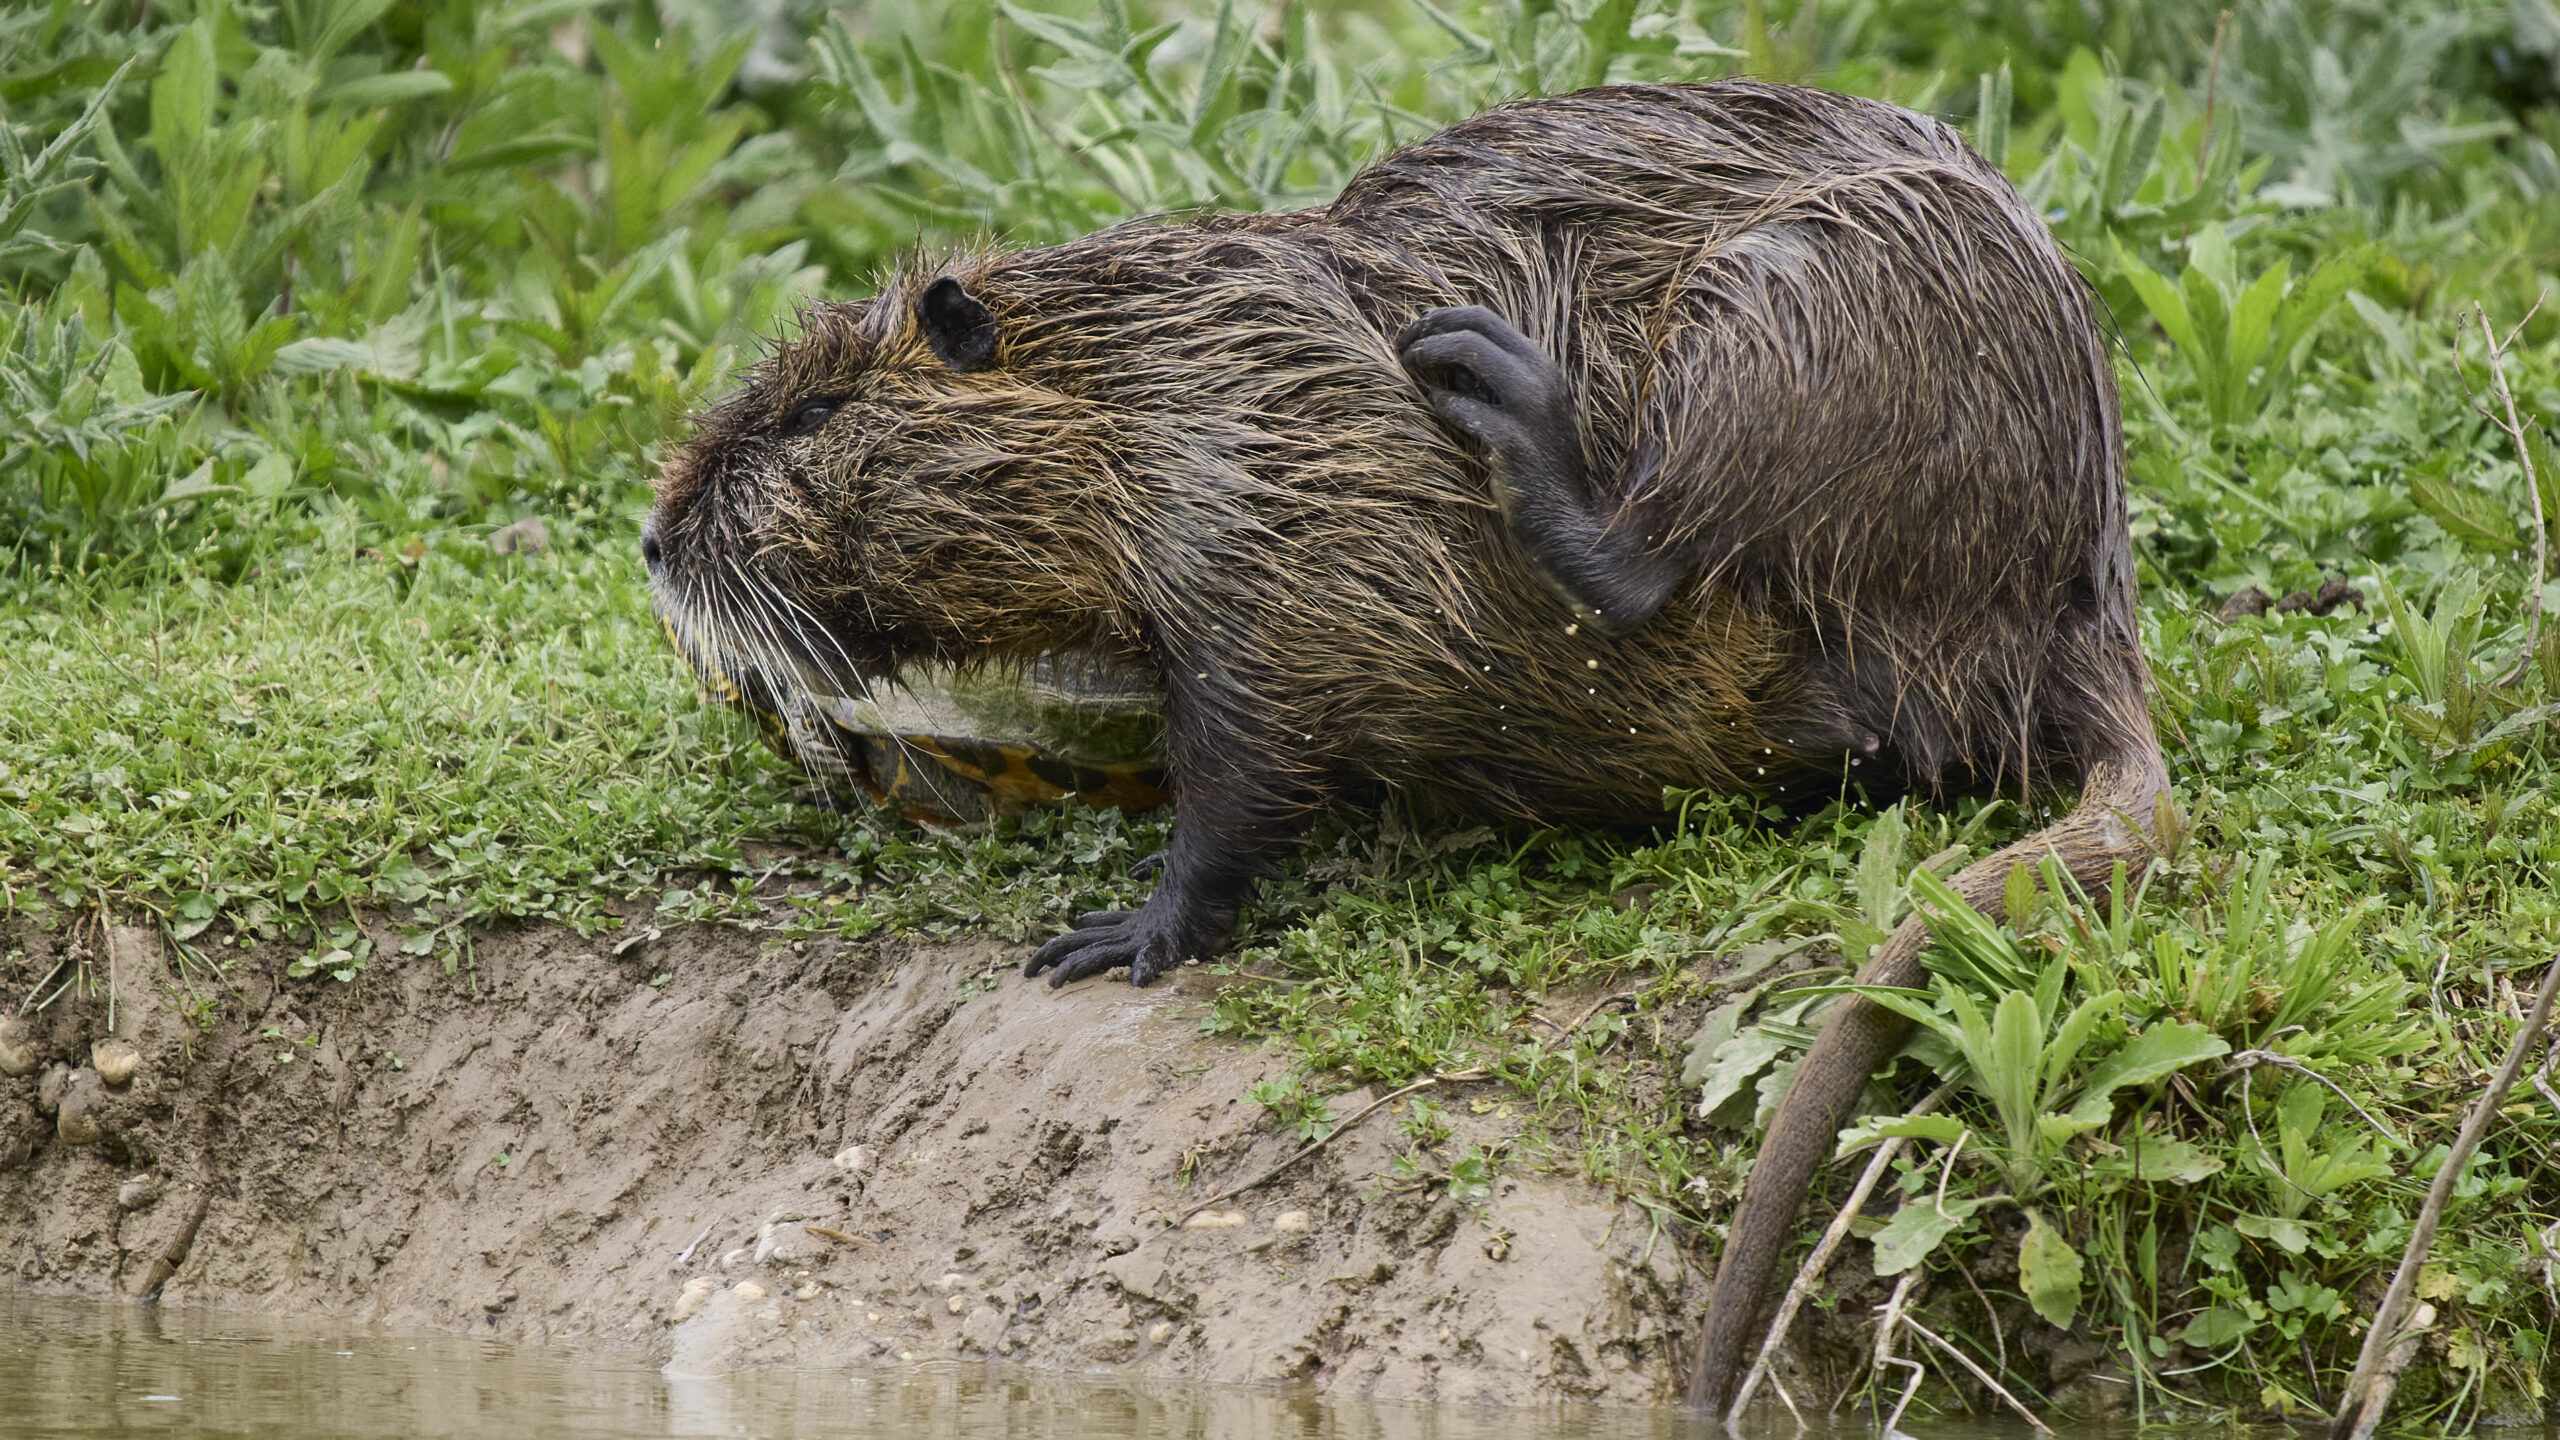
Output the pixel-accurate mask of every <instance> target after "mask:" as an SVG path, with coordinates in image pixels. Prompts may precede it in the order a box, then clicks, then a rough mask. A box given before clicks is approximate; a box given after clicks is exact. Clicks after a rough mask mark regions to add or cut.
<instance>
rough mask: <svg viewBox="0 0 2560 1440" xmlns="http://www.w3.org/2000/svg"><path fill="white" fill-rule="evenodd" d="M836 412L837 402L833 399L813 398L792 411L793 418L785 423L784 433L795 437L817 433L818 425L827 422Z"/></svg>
mask: <svg viewBox="0 0 2560 1440" xmlns="http://www.w3.org/2000/svg"><path fill="white" fill-rule="evenodd" d="M834 413H836V402H834V401H833V400H812V401H810V402H809V403H808V404H806V405H803V406H801V407H800V408H799V409H797V410H794V411H792V412H791V419H790V420H789V421H788V422H787V423H785V424H784V425H783V427H782V433H783V434H784V435H787V436H794V437H797V436H801V435H815V434H817V433H818V427H819V426H821V425H824V424H826V423H827V417H828V416H830V415H833V414H834Z"/></svg>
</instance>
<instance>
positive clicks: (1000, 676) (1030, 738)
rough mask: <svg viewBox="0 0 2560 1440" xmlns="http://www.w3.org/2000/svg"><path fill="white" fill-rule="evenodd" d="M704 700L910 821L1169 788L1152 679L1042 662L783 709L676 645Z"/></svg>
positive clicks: (1100, 667)
mask: <svg viewBox="0 0 2560 1440" xmlns="http://www.w3.org/2000/svg"><path fill="white" fill-rule="evenodd" d="M669 638H670V639H673V640H675V641H676V642H677V643H676V650H677V652H678V653H679V654H681V655H683V656H684V657H685V659H686V661H687V663H688V664H690V665H691V666H692V668H693V671H694V674H695V676H696V678H697V679H699V680H700V681H701V684H702V691H703V698H704V699H706V700H710V701H716V702H718V703H720V704H723V705H728V706H731V707H733V708H736V709H739V710H743V711H745V712H746V713H747V714H749V715H750V716H752V717H754V719H755V722H756V727H757V729H758V731H759V732H761V733H762V734H763V736H764V739H765V743H766V744H768V745H770V746H772V747H773V748H774V750H775V751H776V752H777V753H779V754H780V755H781V756H782V757H783V758H784V759H786V760H789V761H791V762H793V763H794V764H796V765H798V766H799V767H800V768H801V769H802V770H803V771H804V772H806V773H808V774H809V775H811V776H812V777H815V778H817V779H819V780H822V781H825V782H829V783H849V784H851V785H852V786H855V787H858V788H860V789H861V790H862V791H864V792H865V793H867V794H869V795H870V796H871V797H872V798H873V799H874V800H880V801H885V802H888V803H891V804H894V805H896V806H897V807H898V809H899V810H900V812H901V813H903V814H905V815H906V816H907V817H909V818H910V819H915V820H922V821H927V822H930V823H936V824H967V823H971V822H975V821H981V820H985V819H988V818H989V817H991V816H996V815H1009V814H1017V813H1019V812H1020V811H1022V810H1023V809H1024V808H1025V807H1027V806H1031V805H1047V804H1055V803H1057V802H1059V801H1074V802H1077V803H1080V804H1085V805H1109V806H1116V807H1118V808H1120V809H1123V810H1144V809H1148V808H1151V807H1153V806H1157V805H1161V804H1164V803H1165V801H1166V800H1167V799H1169V798H1170V796H1169V794H1168V792H1167V790H1166V787H1165V774H1164V761H1163V758H1162V749H1161V746H1162V738H1163V732H1164V703H1163V700H1162V697H1161V696H1160V695H1159V694H1158V693H1157V691H1156V689H1155V686H1154V684H1153V682H1152V680H1151V679H1150V677H1148V676H1147V675H1145V674H1144V673H1143V672H1140V671H1137V670H1135V669H1132V668H1130V667H1128V666H1126V665H1122V664H1116V663H1114V662H1112V661H1109V660H1102V659H1093V658H1088V657H1083V656H1066V655H1042V656H1039V657H1038V658H1036V659H1034V660H1031V661H1028V662H1025V663H1020V664H1015V665H1007V666H987V667H972V668H970V669H966V670H958V669H952V668H949V667H941V666H933V667H917V668H915V669H912V670H909V671H904V672H901V673H900V674H899V675H898V676H897V677H896V678H895V679H893V680H890V681H886V682H882V683H878V684H872V685H867V686H865V687H864V689H865V693H863V694H860V695H846V694H842V693H837V692H835V691H832V690H830V691H814V690H804V691H802V692H800V693H797V694H794V695H791V696H788V697H782V696H772V695H767V694H764V693H761V690H762V687H760V686H752V685H741V684H740V683H739V682H738V681H737V680H734V679H732V678H731V677H730V676H728V675H727V674H724V673H722V672H721V671H720V670H719V669H718V668H717V666H715V665H713V664H712V663H711V662H710V661H709V660H707V659H705V658H703V657H702V656H700V655H699V654H698V652H697V651H696V650H695V647H692V646H689V645H686V644H684V643H683V641H682V637H679V636H674V635H672V634H671V635H670V637H669Z"/></svg>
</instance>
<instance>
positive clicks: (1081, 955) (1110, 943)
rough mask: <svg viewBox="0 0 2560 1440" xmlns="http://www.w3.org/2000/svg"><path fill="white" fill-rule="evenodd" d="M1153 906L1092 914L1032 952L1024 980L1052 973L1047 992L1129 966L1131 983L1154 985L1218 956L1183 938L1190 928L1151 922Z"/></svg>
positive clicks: (1079, 918) (1207, 947) (1211, 949)
mask: <svg viewBox="0 0 2560 1440" xmlns="http://www.w3.org/2000/svg"><path fill="white" fill-rule="evenodd" d="M1153 908H1154V907H1152V906H1149V907H1147V908H1144V909H1138V910H1088V911H1086V912H1085V913H1083V914H1081V915H1078V916H1077V917H1076V928H1074V929H1073V930H1070V931H1068V932H1067V933H1066V934H1064V935H1056V936H1052V937H1050V939H1049V940H1048V942H1047V943H1046V944H1044V945H1042V946H1041V947H1040V948H1039V949H1037V950H1035V951H1033V952H1031V959H1030V960H1029V961H1028V962H1026V963H1025V964H1024V965H1023V967H1022V973H1023V974H1024V975H1026V976H1032V975H1038V974H1039V973H1040V972H1042V971H1044V970H1045V971H1048V972H1049V988H1051V989H1053V990H1054V989H1056V988H1058V987H1059V986H1061V985H1065V984H1067V983H1068V982H1070V981H1075V980H1083V979H1086V978H1088V977H1090V976H1094V975H1100V974H1103V973H1105V972H1107V971H1111V970H1116V969H1118V968H1119V967H1121V966H1123V965H1126V966H1128V967H1129V983H1130V984H1132V985H1147V984H1152V983H1153V982H1154V981H1155V979H1156V977H1158V976H1160V975H1163V974H1166V973H1167V972H1169V971H1171V970H1173V969H1175V968H1176V967H1178V966H1180V965H1181V964H1182V962H1184V961H1186V960H1192V959H1198V958H1200V957H1203V956H1207V955H1210V954H1214V953H1215V952H1216V951H1217V949H1218V947H1217V946H1215V945H1205V944H1201V943H1199V942H1198V941H1197V940H1195V939H1192V938H1190V937H1188V936H1187V934H1186V933H1185V932H1186V931H1187V930H1188V929H1189V928H1190V927H1187V926H1184V925H1181V924H1179V923H1176V924H1171V925H1168V924H1165V923H1163V921H1162V919H1161V918H1160V917H1159V918H1156V919H1150V918H1149V917H1150V915H1151V913H1152V911H1153Z"/></svg>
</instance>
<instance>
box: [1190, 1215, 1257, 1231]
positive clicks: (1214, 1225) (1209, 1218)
mask: <svg viewBox="0 0 2560 1440" xmlns="http://www.w3.org/2000/svg"><path fill="white" fill-rule="evenodd" d="M1243 1223H1244V1212H1243V1211H1241V1210H1203V1211H1201V1212H1200V1213H1199V1214H1197V1215H1194V1216H1192V1217H1191V1218H1190V1219H1188V1220H1185V1221H1183V1222H1182V1228H1183V1229H1185V1230H1233V1229H1234V1228H1236V1227H1237V1226H1239V1225H1242V1224H1243Z"/></svg>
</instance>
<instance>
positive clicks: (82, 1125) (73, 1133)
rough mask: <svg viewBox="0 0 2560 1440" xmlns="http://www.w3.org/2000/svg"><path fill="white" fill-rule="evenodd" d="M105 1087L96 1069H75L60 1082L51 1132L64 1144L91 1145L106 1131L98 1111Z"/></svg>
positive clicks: (105, 1094) (100, 1107)
mask: <svg viewBox="0 0 2560 1440" xmlns="http://www.w3.org/2000/svg"><path fill="white" fill-rule="evenodd" d="M106 1103H107V1087H106V1086H105V1085H104V1084H103V1083H101V1082H100V1081H99V1079H98V1072H97V1071H95V1070H90V1069H85V1068H84V1069H79V1070H74V1071H72V1072H71V1076H70V1078H69V1079H68V1080H66V1081H64V1082H63V1087H62V1104H61V1108H59V1109H57V1110H56V1111H54V1116H53V1119H54V1126H53V1133H54V1134H55V1135H56V1136H57V1137H59V1138H60V1139H61V1141H62V1143H63V1144H65V1145H95V1144H97V1143H98V1141H99V1140H100V1139H101V1138H103V1137H104V1136H105V1134H106V1130H105V1127H103V1126H101V1125H100V1124H99V1123H98V1112H99V1111H100V1110H102V1109H104V1108H106Z"/></svg>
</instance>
